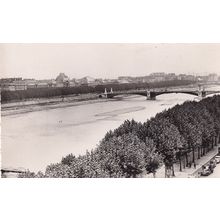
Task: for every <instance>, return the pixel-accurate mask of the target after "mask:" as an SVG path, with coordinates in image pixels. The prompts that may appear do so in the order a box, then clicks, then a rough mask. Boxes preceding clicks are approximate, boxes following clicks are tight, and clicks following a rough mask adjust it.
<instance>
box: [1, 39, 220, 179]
mask: <svg viewBox="0 0 220 220" xmlns="http://www.w3.org/2000/svg"><path fill="white" fill-rule="evenodd" d="M0 47H1V58H2V59H1V65H0V72H1V81H0V83H1V127H2V128H1V129H2V130H1V139H2V147H1V164H2V166H1V177H3V178H9V177H14V178H216V177H220V63H219V58H220V44H206V43H203V44H195V43H194V44H193V43H192V44H181V43H176V44H175V43H173V44H172V43H169V44H168V43H163V44H162V43H161V44H160V43H158V44H154V43H147V44H146V43H78V44H77V43H75V44H71V43H65V44H61V43H59V44H53V43H50V44H49V43H48V44H46V43H45V44H30V43H29V44H28V43H23V44H1V46H0Z"/></svg>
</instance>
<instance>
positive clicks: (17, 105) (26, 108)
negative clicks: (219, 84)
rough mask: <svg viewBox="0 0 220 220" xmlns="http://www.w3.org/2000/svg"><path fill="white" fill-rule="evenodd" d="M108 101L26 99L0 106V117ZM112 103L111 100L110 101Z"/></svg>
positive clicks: (73, 97)
mask: <svg viewBox="0 0 220 220" xmlns="http://www.w3.org/2000/svg"><path fill="white" fill-rule="evenodd" d="M195 87H196V85H195V84H191V85H188V86H178V87H177V86H172V87H167V88H168V89H171V90H175V89H186V88H187V89H193V88H195ZM167 88H157V89H161V90H163V89H167ZM107 101H109V100H108V99H105V98H102V99H101V98H99V94H96V93H88V94H80V95H74V94H73V95H66V96H58V97H50V98H38V99H28V100H23V101H19V102H8V103H2V104H1V116H10V115H16V114H24V113H29V112H34V111H43V110H48V109H56V108H65V107H71V106H78V105H85V104H93V103H98V102H107ZM111 101H112V99H111Z"/></svg>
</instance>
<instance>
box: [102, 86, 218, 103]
mask: <svg viewBox="0 0 220 220" xmlns="http://www.w3.org/2000/svg"><path fill="white" fill-rule="evenodd" d="M171 93H184V94H189V95H194V96H198V97H199V98H201V99H202V98H205V97H206V96H207V95H211V94H216V93H220V91H206V90H204V89H203V90H201V88H200V87H199V89H198V90H149V89H148V90H132V91H122V92H120V91H117V92H113V89H112V88H111V90H110V91H109V92H107V89H105V92H104V93H103V94H102V95H100V97H103V96H104V97H105V98H114V97H115V96H120V95H141V96H145V97H146V98H147V100H156V97H157V96H159V95H162V94H171Z"/></svg>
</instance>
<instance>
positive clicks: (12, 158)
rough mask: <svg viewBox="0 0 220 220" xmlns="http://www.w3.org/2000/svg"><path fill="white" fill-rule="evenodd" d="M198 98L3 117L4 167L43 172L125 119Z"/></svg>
mask: <svg viewBox="0 0 220 220" xmlns="http://www.w3.org/2000/svg"><path fill="white" fill-rule="evenodd" d="M194 99H196V98H195V96H191V95H187V94H166V95H161V96H158V97H157V100H156V101H147V100H146V98H145V97H143V96H133V97H126V98H124V99H119V100H117V101H109V102H101V103H95V104H88V105H81V106H80V105H79V106H72V107H66V108H58V109H50V110H45V111H38V112H30V113H26V114H21V115H16V116H15V115H14V116H5V117H2V165H3V167H24V168H28V169H30V170H33V171H37V170H44V169H45V167H46V165H48V164H50V163H55V162H59V161H60V160H61V158H62V156H65V155H67V154H69V153H73V154H76V155H78V154H84V153H85V152H86V150H91V149H92V148H94V147H96V145H97V144H98V143H99V141H100V140H101V139H102V138H103V136H104V135H105V133H106V132H107V131H109V130H110V129H115V128H117V127H118V126H119V125H120V124H121V123H123V121H124V120H126V119H132V118H133V119H135V120H136V121H141V122H144V121H146V120H147V119H149V118H150V117H153V116H155V114H156V113H158V112H161V111H163V110H164V109H167V108H170V107H172V106H174V105H176V104H177V103H179V104H181V103H183V102H184V101H186V100H194Z"/></svg>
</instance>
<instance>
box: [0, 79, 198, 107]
mask: <svg viewBox="0 0 220 220" xmlns="http://www.w3.org/2000/svg"><path fill="white" fill-rule="evenodd" d="M192 83H194V82H192V81H188V80H173V81H163V82H155V83H128V84H108V85H97V86H79V87H62V88H58V87H51V88H30V89H27V90H18V91H4V90H2V91H1V102H2V103H5V102H9V101H20V100H26V99H33V98H49V97H54V96H65V95H71V94H77V95H78V94H86V93H99V94H100V93H103V92H104V91H105V88H107V90H108V91H110V89H111V88H112V89H113V90H114V91H121V90H131V89H146V88H161V87H170V86H181V85H189V84H192Z"/></svg>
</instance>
